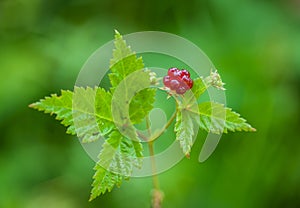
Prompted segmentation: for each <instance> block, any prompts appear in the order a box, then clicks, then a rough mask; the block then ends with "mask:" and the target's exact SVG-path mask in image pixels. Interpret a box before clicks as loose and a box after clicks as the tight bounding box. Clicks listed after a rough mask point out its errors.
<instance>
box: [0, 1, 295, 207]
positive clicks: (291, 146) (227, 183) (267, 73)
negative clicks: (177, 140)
mask: <svg viewBox="0 0 300 208" xmlns="http://www.w3.org/2000/svg"><path fill="white" fill-rule="evenodd" d="M114 29H118V30H119V31H120V32H121V33H123V34H127V33H132V32H136V31H144V30H159V31H165V32H170V33H174V34H177V35H180V36H182V37H185V38H187V39H189V40H190V41H192V42H194V43H195V44H196V45H198V46H199V47H200V48H201V49H202V50H203V51H205V53H206V54H207V55H208V56H209V57H210V58H211V60H212V61H213V63H214V64H215V66H216V67H217V68H218V69H219V72H220V74H221V75H222V78H223V80H224V82H226V83H227V85H226V88H227V91H226V95H227V103H228V106H231V107H232V108H233V109H235V110H236V111H238V112H239V113H241V114H242V115H243V116H244V117H246V118H247V120H248V121H249V122H250V123H251V124H252V125H253V126H254V127H256V128H257V129H258V131H257V132H256V133H230V134H227V135H224V136H223V137H222V140H221V142H220V144H219V146H218V147H217V150H216V151H215V152H214V154H213V155H212V156H211V157H210V158H209V160H207V161H206V162H205V163H201V164H200V163H198V162H197V159H198V154H199V150H200V148H201V145H202V142H203V141H201V140H198V141H197V142H196V144H195V146H194V148H193V153H192V154H191V159H190V160H187V159H184V160H183V161H181V162H180V163H179V164H178V165H177V166H175V167H174V168H172V169H171V170H169V171H167V172H165V173H163V174H161V175H160V176H159V179H160V182H161V188H162V189H163V191H164V192H165V200H164V207H172V208H173V207H178V208H179V207H213V208H214V207H222V208H223V207H224V208H232V207H245V208H248V207H249V208H252V207H288V208H291V207H300V162H299V161H300V137H299V125H300V117H299V113H300V112H299V110H300V108H299V104H300V102H299V101H300V92H299V89H300V1H299V0H278V1H271V0H265V1H260V0H252V1H250V0H247V1H238V0H229V1H218V0H210V1H208V0H206V1H197V0H191V1H179V0H174V1H171V2H170V1H160V0H152V1H139V0H131V1H117V0H112V1H108V0H104V1H95V2H94V1H91V0H73V1H71V0H67V1H59V0H53V1H50V0H48V1H45V0H44V1H43V0H26V1H25V0H1V1H0V97H1V102H0V130H1V136H0V138H1V139H0V207H3V208H19V207H22V208H36V207H44V208H50V207H51V208H52V207H58V208H79V207H80V208H82V207H109V208H110V207H122V208H127V207H128V208H129V207H130V208H135V207H136V208H140V207H149V206H150V191H151V187H152V185H151V178H139V179H131V180H130V181H129V182H127V181H125V182H124V183H123V185H122V187H121V188H120V189H114V190H113V191H112V193H110V194H106V195H105V196H101V197H99V198H97V199H96V200H94V201H93V202H91V203H88V202H87V200H88V197H89V192H90V184H91V182H92V179H91V177H92V175H93V170H92V168H93V166H94V162H93V161H92V160H91V159H90V158H89V157H88V156H87V155H86V154H85V152H84V150H83V149H82V148H81V145H80V143H79V141H78V140H77V138H75V137H72V136H69V135H66V134H65V130H66V129H65V127H63V126H61V125H60V124H59V122H58V121H56V120H55V119H54V117H50V116H48V115H44V114H43V113H40V112H37V111H34V110H32V109H29V108H28V104H30V103H32V102H34V101H36V100H38V99H39V98H42V97H43V96H45V95H49V94H50V93H59V90H60V89H72V88H73V86H74V83H75V80H76V77H77V74H78V72H79V71H80V68H81V67H82V65H83V64H84V62H85V61H86V60H87V58H88V57H89V56H90V55H91V54H92V53H93V51H95V50H96V49H97V48H98V47H99V46H101V45H102V44H104V43H106V42H107V41H109V40H111V39H112V38H113V33H114ZM192 55H193V54H191V56H192ZM171 65H172V64H171Z"/></svg>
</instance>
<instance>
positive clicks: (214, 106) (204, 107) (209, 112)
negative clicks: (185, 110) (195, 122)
mask: <svg viewBox="0 0 300 208" xmlns="http://www.w3.org/2000/svg"><path fill="white" fill-rule="evenodd" d="M198 107H199V111H198V112H197V114H199V115H200V123H199V125H200V128H202V129H204V130H206V131H207V132H212V133H215V134H221V133H223V132H224V133H227V132H228V131H233V132H235V131H249V132H253V131H256V130H255V128H253V127H251V125H250V124H248V123H246V120H245V119H243V118H241V117H240V114H238V113H236V112H234V111H232V109H231V108H226V107H224V105H222V104H220V103H214V102H203V103H201V104H199V105H198ZM194 113H196V112H194Z"/></svg>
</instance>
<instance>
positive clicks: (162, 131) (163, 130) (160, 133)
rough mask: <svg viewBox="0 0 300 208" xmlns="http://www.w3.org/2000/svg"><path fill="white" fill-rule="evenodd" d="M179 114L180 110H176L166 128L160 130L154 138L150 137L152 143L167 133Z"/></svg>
mask: <svg viewBox="0 0 300 208" xmlns="http://www.w3.org/2000/svg"><path fill="white" fill-rule="evenodd" d="M177 112H178V109H177V108H176V111H175V112H174V113H173V115H172V116H171V118H170V119H169V120H168V122H167V123H166V124H165V126H164V127H163V128H162V129H161V130H160V132H158V133H157V134H155V135H153V137H152V136H150V141H154V140H156V139H157V138H158V137H160V136H161V135H162V134H163V133H164V132H165V130H166V129H168V127H169V126H170V125H171V124H172V122H173V121H174V119H175V118H176V114H177Z"/></svg>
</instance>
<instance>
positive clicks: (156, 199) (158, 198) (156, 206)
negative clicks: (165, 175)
mask: <svg viewBox="0 0 300 208" xmlns="http://www.w3.org/2000/svg"><path fill="white" fill-rule="evenodd" d="M146 126H147V130H148V134H149V138H151V127H150V119H149V116H147V117H146ZM148 147H149V154H150V157H151V168H152V183H153V192H152V202H151V206H152V208H160V207H161V203H162V196H163V194H162V192H161V191H160V188H159V180H158V176H157V173H156V164H155V158H154V155H155V153H154V141H153V140H149V141H148Z"/></svg>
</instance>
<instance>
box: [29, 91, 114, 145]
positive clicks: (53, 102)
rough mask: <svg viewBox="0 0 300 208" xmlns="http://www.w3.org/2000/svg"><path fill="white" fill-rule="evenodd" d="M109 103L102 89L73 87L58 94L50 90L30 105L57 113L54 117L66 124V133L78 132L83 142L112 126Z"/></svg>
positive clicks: (91, 139) (75, 133) (99, 134)
mask: <svg viewBox="0 0 300 208" xmlns="http://www.w3.org/2000/svg"><path fill="white" fill-rule="evenodd" d="M110 103H111V95H110V93H107V92H105V90H104V89H101V88H90V87H87V88H80V87H75V88H74V92H71V91H65V90H62V91H61V95H60V96H57V95H56V94H52V95H51V96H50V97H46V98H45V99H41V100H40V101H39V102H36V103H33V104H31V105H30V107H32V108H34V109H37V110H39V111H44V112H45V113H50V114H51V115H52V114H56V119H57V120H61V121H62V122H61V123H62V124H63V125H65V126H66V127H68V129H67V133H69V134H72V135H77V136H78V137H79V138H80V139H81V140H82V142H91V141H94V140H97V139H99V138H101V137H102V136H104V135H106V134H107V133H109V132H110V131H111V130H112V128H113V127H114V124H113V122H112V116H111V114H110V110H108V109H109V108H110ZM95 105H96V107H95Z"/></svg>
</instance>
